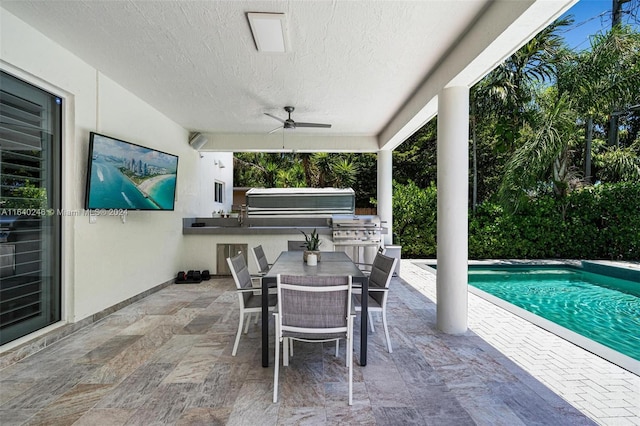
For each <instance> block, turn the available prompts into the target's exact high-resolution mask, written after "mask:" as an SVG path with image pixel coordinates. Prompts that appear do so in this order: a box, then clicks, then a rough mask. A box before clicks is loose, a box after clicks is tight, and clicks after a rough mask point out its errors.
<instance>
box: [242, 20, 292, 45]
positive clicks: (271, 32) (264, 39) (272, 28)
mask: <svg viewBox="0 0 640 426" xmlns="http://www.w3.org/2000/svg"><path fill="white" fill-rule="evenodd" d="M247 18H248V19H249V26H250V27H251V33H252V34H253V40H254V41H255V43H256V48H257V49H258V52H266V53H284V52H286V51H287V50H288V47H289V46H288V41H287V22H286V17H285V14H284V13H261V12H249V13H247Z"/></svg>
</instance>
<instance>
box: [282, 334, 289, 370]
mask: <svg viewBox="0 0 640 426" xmlns="http://www.w3.org/2000/svg"><path fill="white" fill-rule="evenodd" d="M289 345H291V339H288V338H286V337H285V338H284V339H282V365H284V366H285V367H286V366H288V365H289Z"/></svg>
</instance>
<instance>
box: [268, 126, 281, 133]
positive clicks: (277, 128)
mask: <svg viewBox="0 0 640 426" xmlns="http://www.w3.org/2000/svg"><path fill="white" fill-rule="evenodd" d="M280 129H282V126H278V127H276V128H275V129H273V130H272V131H270V132H269V134H272V133H275V132H277V131H278V130H280Z"/></svg>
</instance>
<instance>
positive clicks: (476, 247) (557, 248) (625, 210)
mask: <svg viewBox="0 0 640 426" xmlns="http://www.w3.org/2000/svg"><path fill="white" fill-rule="evenodd" d="M436 194H437V190H436V187H435V185H434V184H431V185H430V186H429V187H428V188H424V189H423V188H419V187H417V186H416V185H415V184H414V183H412V182H409V183H408V184H407V185H400V184H394V194H393V212H394V229H393V230H394V242H395V243H396V244H400V245H402V247H403V248H402V255H403V257H406V258H425V257H426V258H435V257H436V254H437V246H436V231H437V228H436V211H437V197H436ZM469 258H471V259H505V258H516V259H548V258H565V259H613V260H639V259H640V184H638V183H636V182H633V183H632V182H625V183H616V184H603V185H597V186H590V187H587V188H584V189H581V190H577V191H574V192H572V193H570V194H568V195H567V196H566V197H564V198H560V199H558V198H556V197H555V196H553V195H552V194H545V195H540V196H537V197H532V198H530V199H529V200H528V201H527V202H526V203H523V204H522V205H521V206H520V207H519V209H518V211H517V212H515V213H513V214H508V213H507V212H505V211H504V209H503V208H502V207H501V206H499V205H498V204H496V203H492V202H484V203H482V204H480V205H479V206H478V207H477V210H476V213H475V214H471V213H470V214H469Z"/></svg>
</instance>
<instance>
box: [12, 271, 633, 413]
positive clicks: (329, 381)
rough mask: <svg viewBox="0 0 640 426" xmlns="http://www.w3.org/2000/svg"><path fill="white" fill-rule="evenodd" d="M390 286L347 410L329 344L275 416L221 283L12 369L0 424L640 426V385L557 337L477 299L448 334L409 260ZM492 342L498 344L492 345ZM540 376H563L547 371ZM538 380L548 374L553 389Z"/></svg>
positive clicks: (153, 305) (127, 312) (301, 349)
mask: <svg viewBox="0 0 640 426" xmlns="http://www.w3.org/2000/svg"><path fill="white" fill-rule="evenodd" d="M391 288H392V292H391V300H390V302H389V303H390V306H389V309H390V311H389V317H390V318H389V321H390V328H391V338H392V341H393V345H394V351H393V353H392V354H389V353H388V352H387V351H386V346H385V341H384V333H382V330H381V327H380V328H379V329H377V330H376V332H375V333H372V334H371V336H370V350H369V361H368V365H367V367H364V368H362V367H359V366H356V367H355V373H354V405H353V406H352V407H349V406H348V405H347V401H346V377H345V376H346V374H345V373H346V369H345V367H344V364H343V358H342V356H341V357H340V358H335V357H334V354H333V347H332V345H328V346H325V347H323V348H320V347H319V346H318V345H304V344H298V345H297V346H296V353H295V356H294V358H293V360H292V364H291V366H290V367H285V368H283V369H282V370H281V386H280V392H281V393H280V401H279V402H278V403H277V404H273V403H272V402H271V398H272V389H273V366H272V365H271V366H270V367H269V368H262V367H261V366H260V348H259V346H260V328H259V327H258V326H254V325H252V326H251V328H250V331H249V333H248V334H247V335H244V336H243V337H242V339H241V343H240V348H239V351H238V355H237V356H236V357H232V356H231V349H232V346H233V340H234V339H233V336H234V333H235V329H236V326H237V320H238V318H237V316H238V310H237V307H236V305H237V299H236V295H235V293H234V290H233V289H234V286H233V283H232V281H231V279H214V280H211V281H208V282H206V281H205V282H203V283H202V284H197V285H170V286H168V287H166V288H164V289H162V290H160V291H159V292H157V293H154V294H151V295H149V296H147V297H146V298H144V299H142V300H140V301H137V302H135V303H133V304H131V305H129V306H127V307H125V308H123V309H121V310H119V311H117V312H114V313H113V314H111V315H109V316H107V317H105V318H104V319H102V320H100V321H98V322H96V323H95V324H93V325H91V326H88V327H86V328H84V329H82V330H80V331H78V332H76V333H75V334H72V335H71V336H69V337H67V338H65V339H63V340H61V341H59V342H57V343H56V344H54V345H51V346H49V347H48V348H46V349H45V350H43V351H41V352H39V353H37V354H35V355H33V356H31V357H28V358H26V359H24V360H22V361H20V362H18V363H16V364H13V365H12V366H10V367H8V368H6V369H4V370H3V375H2V380H1V382H0V392H1V394H0V401H1V403H2V405H1V408H0V418H2V422H3V424H16V425H17V424H74V425H83V424H88V425H91V424H100V425H125V424H230V425H247V424H259V425H268V424H356V423H357V424H378V425H397V424H403V425H406V424H416V425H465V424H469V425H472V424H478V425H496V424H505V425H507V424H508V425H514V424H523V425H524V424H526V425H530V424H549V425H551V424H575V425H587V424H593V422H594V421H596V422H597V423H599V424H625V422H627V423H628V424H633V422H634V421H635V420H634V417H633V401H632V400H631V399H632V398H633V397H634V395H635V396H637V385H638V378H637V376H634V375H632V374H631V373H627V372H625V371H624V370H622V369H619V368H617V367H615V366H612V365H610V364H608V363H606V362H605V361H603V360H601V359H599V358H597V357H595V356H593V355H591V354H589V353H587V352H586V351H583V350H581V349H579V348H577V347H573V345H571V344H568V343H567V342H564V343H563V342H562V341H560V342H558V341H556V340H554V336H552V335H551V336H543V337H540V335H539V333H543V334H544V333H546V332H543V331H542V330H540V329H537V327H535V326H532V325H530V324H528V325H527V323H526V322H524V321H522V320H520V321H518V318H515V319H514V318H507V317H506V316H508V313H506V312H505V311H503V310H501V309H499V308H497V307H494V306H493V305H491V304H490V303H488V302H486V301H483V300H481V299H477V300H476V298H475V296H472V300H471V304H470V306H471V312H470V330H469V331H467V332H466V333H464V334H462V335H455V336H454V335H449V334H445V333H443V332H441V331H439V330H438V329H437V326H436V306H435V304H434V301H433V297H434V294H435V277H434V276H432V274H430V273H428V272H426V271H425V270H424V269H421V268H420V267H419V266H417V265H416V264H414V262H412V261H410V260H404V261H403V263H402V269H401V276H400V277H397V278H394V279H393V282H392V285H391ZM493 310H495V312H494V311H493ZM496 319H500V321H499V322H497V323H495V324H494V323H493V322H494V321H496ZM377 321H379V320H377ZM376 324H379V322H377V323H376ZM496 328H497V329H499V331H496ZM536 329H537V330H536ZM530 333H533V334H534V335H533V337H531V338H528V337H527V336H528V335H530ZM547 334H548V333H547ZM496 336H499V337H500V338H501V339H502V340H503V342H502V343H501V342H498V341H494V342H491V340H494V339H495V337H496ZM555 339H558V338H555ZM558 340H561V339H558ZM541 341H544V342H545V344H549V346H550V347H549V348H545V347H540V346H539V345H537V343H536V342H538V343H540V342H541ZM523 342H525V343H524V344H523ZM526 342H528V343H526ZM505 345H506V347H507V349H506V350H505ZM510 345H511V347H512V349H513V350H515V353H511V354H510V356H509V357H507V356H505V354H504V353H502V352H501V351H500V350H498V349H497V347H500V348H501V350H502V351H504V352H509V351H510V349H509V348H508V346H510ZM536 346H537V349H536ZM342 350H344V347H343V349H342ZM512 352H513V351H512ZM554 353H555V355H554ZM563 357H564V360H563ZM519 358H520V359H519ZM514 359H515V360H516V361H517V362H514ZM527 359H529V364H531V363H533V364H534V365H535V364H536V363H537V364H538V367H539V368H538V369H536V368H531V365H526V364H527V362H528V361H527ZM272 362H273V359H272ZM356 363H357V360H356ZM562 363H565V365H564V367H563V366H562V365H561V364H562ZM523 364H525V365H524V366H525V367H526V369H525V368H523V366H522V365H523ZM540 364H548V365H549V368H547V370H553V369H555V370H556V371H560V376H558V375H555V377H554V376H553V375H552V374H553V373H551V374H549V373H540V371H541V370H544V365H540ZM566 364H571V365H572V366H573V369H571V366H569V365H566ZM585 365H587V366H589V367H587V368H585V367H584V366H585ZM527 370H529V371H527ZM536 370H538V371H536ZM532 374H535V375H540V374H542V376H545V374H546V376H547V379H546V380H547V383H542V382H541V381H540V379H537V378H536V377H534V376H533V375H532ZM556 374H558V373H556ZM562 374H564V377H562V376H561V375H562ZM578 375H580V377H577V376H578ZM541 380H545V379H544V377H542V378H541ZM549 380H551V382H549ZM567 381H569V382H570V383H566V382H567ZM563 386H564V388H563ZM634 386H635V387H636V390H635V391H634ZM589 388H591V390H589ZM625 389H626V390H625ZM596 392H598V393H600V394H602V395H603V397H601V398H600V401H599V403H598V402H596V401H595V399H596V398H595V397H594V394H595V393H596ZM634 392H635V394H634ZM559 393H561V394H562V395H559ZM611 393H615V394H617V396H613V397H611ZM580 394H582V396H579V395H580ZM589 395H591V397H589ZM625 399H626V401H627V402H626V408H625V407H624V406H622V405H624V401H625ZM568 401H571V402H572V403H573V405H574V406H572V405H571V404H570V403H569V402H568ZM602 404H608V405H609V406H607V407H602ZM576 407H578V408H579V409H580V411H579V410H578V409H577V408H576ZM625 410H626V415H625V414H624V412H625ZM581 411H582V412H581Z"/></svg>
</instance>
